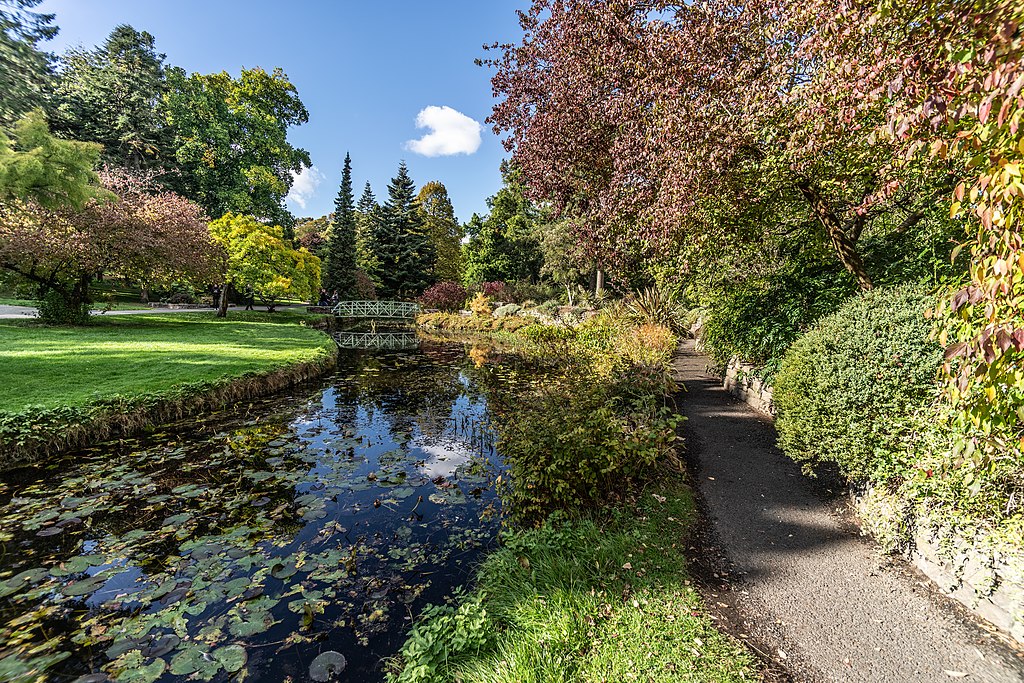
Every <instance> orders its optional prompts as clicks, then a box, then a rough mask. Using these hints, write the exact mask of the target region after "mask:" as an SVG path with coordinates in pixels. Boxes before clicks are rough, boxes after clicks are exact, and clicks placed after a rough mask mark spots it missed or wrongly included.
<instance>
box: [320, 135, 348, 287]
mask: <svg viewBox="0 0 1024 683" xmlns="http://www.w3.org/2000/svg"><path fill="white" fill-rule="evenodd" d="M323 281H324V288H325V289H327V291H328V292H337V293H338V297H339V298H340V299H342V300H345V299H353V298H355V296H356V207H355V197H354V196H353V194H352V158H351V156H350V155H348V154H346V155H345V166H344V169H343V170H342V172H341V187H340V188H339V189H338V197H337V199H335V200H334V220H333V222H332V223H331V236H330V238H329V239H328V240H327V264H326V267H325V268H324V276H323Z"/></svg>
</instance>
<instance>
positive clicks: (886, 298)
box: [774, 286, 942, 479]
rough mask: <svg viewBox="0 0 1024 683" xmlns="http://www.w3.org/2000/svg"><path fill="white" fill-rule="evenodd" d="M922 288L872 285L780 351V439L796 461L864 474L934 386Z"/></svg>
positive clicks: (933, 349) (934, 350) (934, 358)
mask: <svg viewBox="0 0 1024 683" xmlns="http://www.w3.org/2000/svg"><path fill="white" fill-rule="evenodd" d="M930 301H931V297H930V296H929V295H928V294H927V293H926V292H925V290H924V288H922V287H915V286H901V287H895V288H891V289H877V290H874V291H872V292H869V293H867V294H865V295H863V296H858V297H856V298H854V299H852V300H850V301H849V303H847V304H846V305H845V306H843V307H842V308H841V309H840V310H839V311H837V312H836V313H834V314H832V315H829V316H827V317H825V318H823V319H822V320H821V321H820V322H819V323H818V324H817V325H816V326H815V327H814V329H813V330H811V331H810V332H808V333H807V334H805V335H804V336H803V337H801V338H800V339H799V340H798V341H797V342H796V343H795V344H793V345H792V347H791V348H790V349H789V351H788V352H787V353H786V354H785V356H784V358H783V360H782V364H781V366H780V368H779V372H778V376H777V377H776V380H775V394H774V401H775V407H776V409H777V410H778V420H777V423H776V426H777V428H778V432H779V444H780V446H781V447H782V449H783V450H784V451H785V452H786V454H787V455H789V456H790V457H792V458H794V459H795V460H798V461H803V462H811V461H824V462H834V463H837V464H838V465H839V468H840V470H841V471H842V472H843V473H844V474H845V475H846V476H847V477H850V478H851V479H863V478H865V477H867V476H869V475H870V474H871V472H872V470H873V469H874V468H876V467H877V466H878V465H879V464H884V463H880V462H879V460H880V458H879V456H883V457H882V458H881V460H884V454H886V453H888V452H889V451H891V450H893V448H895V447H896V445H897V440H898V439H899V437H900V435H901V433H902V432H904V431H905V430H906V428H907V422H908V420H909V417H910V415H911V414H912V413H913V412H914V410H915V409H917V408H919V407H921V406H922V405H924V404H925V403H926V402H927V400H928V397H929V396H930V395H931V393H932V391H933V388H934V386H935V378H936V372H937V371H938V367H939V363H940V361H941V359H942V350H941V349H940V348H939V346H938V345H937V344H935V343H934V342H931V341H929V332H930V325H929V323H928V321H927V320H926V319H925V317H924V312H925V310H926V308H927V307H928V305H929V303H930Z"/></svg>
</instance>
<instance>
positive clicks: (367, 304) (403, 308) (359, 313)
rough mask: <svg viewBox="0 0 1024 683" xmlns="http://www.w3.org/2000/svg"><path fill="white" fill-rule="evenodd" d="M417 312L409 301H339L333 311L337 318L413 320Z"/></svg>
mask: <svg viewBox="0 0 1024 683" xmlns="http://www.w3.org/2000/svg"><path fill="white" fill-rule="evenodd" d="M419 312H420V305H419V304H417V303H413V302H410V301H339V302H338V303H337V305H335V306H334V309H333V313H334V315H336V316H337V317H339V318H415V317H416V316H417V315H418V314H419Z"/></svg>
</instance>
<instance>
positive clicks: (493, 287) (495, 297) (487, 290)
mask: <svg viewBox="0 0 1024 683" xmlns="http://www.w3.org/2000/svg"><path fill="white" fill-rule="evenodd" d="M480 292H481V293H483V294H484V296H486V297H487V298H489V299H490V300H491V301H501V302H503V303H509V302H514V301H516V298H515V293H514V292H513V291H512V288H511V287H509V286H508V285H507V284H506V283H504V282H502V281H501V280H497V281H495V282H481V283H480Z"/></svg>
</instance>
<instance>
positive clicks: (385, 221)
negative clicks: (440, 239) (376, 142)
mask: <svg viewBox="0 0 1024 683" xmlns="http://www.w3.org/2000/svg"><path fill="white" fill-rule="evenodd" d="M419 209H420V206H419V201H417V199H416V184H415V183H414V182H413V181H412V178H410V177H409V169H408V168H407V167H406V165H405V162H404V161H403V162H402V163H401V164H400V165H399V167H398V175H396V176H395V177H394V178H392V179H391V183H390V184H389V185H388V200H387V202H385V204H384V207H383V209H382V214H383V215H382V220H380V221H376V222H375V223H376V225H375V230H374V247H375V250H374V251H375V253H376V255H377V258H378V259H379V261H380V284H381V293H382V295H383V296H385V297H393V296H413V295H416V294H419V293H420V292H422V291H423V290H424V289H425V288H426V287H427V285H429V284H430V283H431V280H432V277H431V273H432V272H433V267H434V259H435V255H434V250H433V248H432V246H431V244H430V239H429V236H428V235H427V233H426V226H425V225H424V223H423V217H422V215H421V214H420V210H419Z"/></svg>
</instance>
